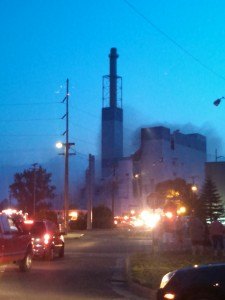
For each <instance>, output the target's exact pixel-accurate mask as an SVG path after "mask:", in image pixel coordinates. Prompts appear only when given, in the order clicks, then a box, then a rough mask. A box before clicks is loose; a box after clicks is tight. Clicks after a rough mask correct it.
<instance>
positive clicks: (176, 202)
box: [147, 178, 194, 211]
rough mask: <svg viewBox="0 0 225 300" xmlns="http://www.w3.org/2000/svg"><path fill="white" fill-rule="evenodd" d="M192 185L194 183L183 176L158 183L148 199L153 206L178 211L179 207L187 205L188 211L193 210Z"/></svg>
mask: <svg viewBox="0 0 225 300" xmlns="http://www.w3.org/2000/svg"><path fill="white" fill-rule="evenodd" d="M191 187H192V185H191V184H190V183H186V181H185V180H184V179H182V178H176V179H174V180H166V181H163V182H160V183H158V184H157V185H156V188H155V193H153V194H150V195H149V196H148V199H147V201H148V203H149V206H150V207H152V208H164V209H170V210H172V211H176V210H177V208H179V207H181V206H185V207H186V208H187V211H191V210H192V209H193V205H194V203H193V198H194V194H193V192H192V190H191ZM153 199H154V201H153Z"/></svg>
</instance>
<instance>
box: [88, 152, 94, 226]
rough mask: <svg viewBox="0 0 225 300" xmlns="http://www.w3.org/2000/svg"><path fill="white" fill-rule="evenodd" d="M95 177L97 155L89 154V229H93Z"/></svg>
mask: <svg viewBox="0 0 225 300" xmlns="http://www.w3.org/2000/svg"><path fill="white" fill-rule="evenodd" d="M94 178H95V157H94V156H93V155H91V154H89V167H88V176H87V183H88V185H87V192H88V203H87V209H88V213H87V229H88V230H90V229H92V206H93V195H94Z"/></svg>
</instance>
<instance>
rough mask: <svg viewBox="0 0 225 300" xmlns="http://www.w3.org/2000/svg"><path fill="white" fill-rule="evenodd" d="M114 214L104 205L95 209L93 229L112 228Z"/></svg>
mask: <svg viewBox="0 0 225 300" xmlns="http://www.w3.org/2000/svg"><path fill="white" fill-rule="evenodd" d="M112 227H113V214H112V211H111V209H109V208H108V207H106V206H104V205H100V206H97V207H94V208H93V228H112Z"/></svg>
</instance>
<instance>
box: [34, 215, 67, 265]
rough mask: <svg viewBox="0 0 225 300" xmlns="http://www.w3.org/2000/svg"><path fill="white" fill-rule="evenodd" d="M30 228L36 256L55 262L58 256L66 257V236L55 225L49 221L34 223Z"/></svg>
mask: <svg viewBox="0 0 225 300" xmlns="http://www.w3.org/2000/svg"><path fill="white" fill-rule="evenodd" d="M29 227H30V228H29V231H30V233H31V235H32V240H33V253H34V255H35V256H39V257H41V258H45V259H47V260H53V259H54V257H55V256H56V255H57V256H58V257H63V256H64V236H63V235H62V233H61V232H60V231H59V229H58V227H57V225H56V224H55V223H53V222H51V221H49V220H40V221H33V222H32V223H31V224H30V225H29Z"/></svg>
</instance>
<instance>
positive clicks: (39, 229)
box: [31, 222, 45, 235]
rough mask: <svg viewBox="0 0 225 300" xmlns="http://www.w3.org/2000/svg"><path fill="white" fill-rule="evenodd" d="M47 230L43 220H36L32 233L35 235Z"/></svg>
mask: <svg viewBox="0 0 225 300" xmlns="http://www.w3.org/2000/svg"><path fill="white" fill-rule="evenodd" d="M44 232H45V226H44V224H43V223H42V222H36V223H34V225H33V226H32V228H31V233H32V234H35V235H39V234H43V233H44Z"/></svg>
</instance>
